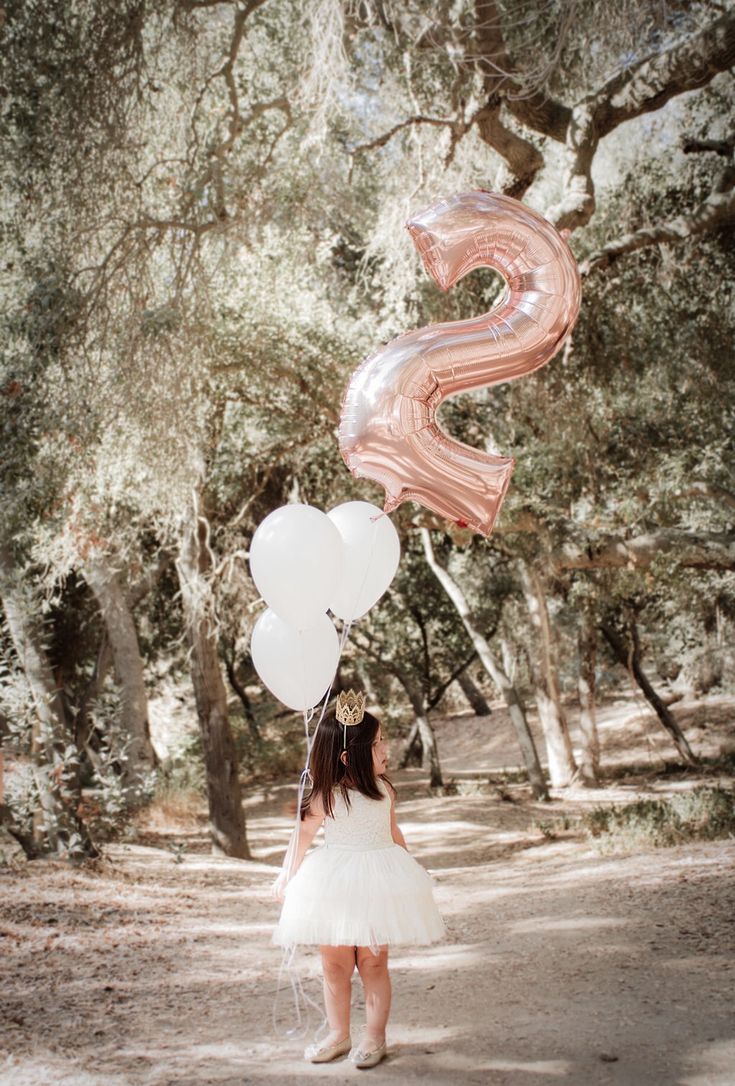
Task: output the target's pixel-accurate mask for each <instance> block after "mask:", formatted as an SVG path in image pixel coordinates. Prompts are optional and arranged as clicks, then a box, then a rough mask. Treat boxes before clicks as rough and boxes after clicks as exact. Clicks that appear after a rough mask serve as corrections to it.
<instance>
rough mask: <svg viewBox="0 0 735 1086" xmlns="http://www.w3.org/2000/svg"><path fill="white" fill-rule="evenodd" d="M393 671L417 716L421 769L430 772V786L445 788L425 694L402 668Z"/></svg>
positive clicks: (415, 726)
mask: <svg viewBox="0 0 735 1086" xmlns="http://www.w3.org/2000/svg"><path fill="white" fill-rule="evenodd" d="M391 670H392V671H393V674H394V675H395V677H396V678H397V679H398V681H399V683H400V684H401V686H402V687H403V689H404V690H405V691H406V694H407V695H408V699H409V701H410V702H411V707H412V709H413V711H414V713H415V715H416V722H415V724H414V728H415V729H416V731H415V733H414V737H415V735H418V738H419V740H420V741H421V768H422V769H424V770H428V771H429V786H430V787H431V788H443V787H444V777H443V776H442V770H441V764H440V762H439V748H438V747H437V745H436V736H435V735H434V729H433V728H432V726H431V723H430V721H429V717H428V715H427V710H426V703H425V700H424V697H423V694H422V693H421V691H420V690H419V689H418V688H417V687H415V686H414V685H413V684H412V683H411V682H410V680H409V678H408V676H407V675H406V674H405V673H404V672H403V671H402V670H401V669H400V668H395V667H393V668H391ZM413 742H414V739H411V745H412V744H413ZM406 749H407V751H408V750H410V746H407V748H406Z"/></svg>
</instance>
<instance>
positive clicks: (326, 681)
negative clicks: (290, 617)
mask: <svg viewBox="0 0 735 1086" xmlns="http://www.w3.org/2000/svg"><path fill="white" fill-rule="evenodd" d="M250 653H251V655H252V658H253V665H254V667H255V670H256V671H257V672H258V675H259V676H260V678H261V679H262V680H263V682H264V683H265V685H266V686H267V687H268V689H269V690H270V692H271V694H273V695H274V696H275V697H277V698H278V700H279V701H282V702H283V704H284V705H287V706H288V707H289V709H297V710H299V711H303V710H306V709H311V708H312V706H314V705H317V704H318V703H319V702H320V701H321V700H322V698H323V697H324V695H325V694H326V692H327V690H328V688H329V685H330V683H331V682H332V679H333V678H334V674H335V672H336V670H337V664H338V662H339V638H338V636H337V631H336V630H335V628H334V623H333V622H332V620H331V619H330V618H329V616H328V615H326V614H323V615H320V616H319V617H318V618H317V621H316V622H315V623H314V625H313V626H311V627H309V628H308V629H304V630H297V629H294V627H293V626H290V625H289V624H288V623H287V622H284V621H283V619H282V618H279V616H278V615H277V614H276V613H275V611H271V610H270V608H269V609H268V610H267V611H264V612H263V614H262V615H261V616H260V618H259V619H258V621H257V622H256V623H255V627H254V629H253V634H252V637H251V639H250Z"/></svg>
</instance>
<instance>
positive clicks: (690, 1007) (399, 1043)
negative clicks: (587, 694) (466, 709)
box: [0, 699, 735, 1086]
mask: <svg viewBox="0 0 735 1086" xmlns="http://www.w3.org/2000/svg"><path fill="white" fill-rule="evenodd" d="M732 709H733V706H732V701H731V699H724V700H723V699H719V700H718V699H710V701H709V702H708V703H707V704H704V703H698V704H695V705H691V706H687V705H682V706H679V707H677V713H680V714H681V721H682V723H683V724H686V726H687V735H688V738H689V739H690V741H691V742H693V743H695V744H697V745H698V746H699V750H700V753H705V750H704V749H703V746H702V743H703V742H704V740H705V739H706V741H707V743H708V744H709V746H710V748H711V750H712V751H716V750H717V749H720V748H719V746H718V745H719V744H723V743H726V744H731V743H732V737H733V711H732ZM601 718H602V719H601V733H602V738H603V755H604V759H605V763H606V764H608V765H614V764H615V760H616V758H618V759H622V758H623V757H624V756H627V759H628V760H634V761H638V762H639V763H640V765H641V768H640V770H639V772H638V774H637V776H635V777H630V776H627V777H625V778H622V779H620V780H619V781H611V782H609V783H608V784H606V785H605V787H604V788H601V789H599V790H594V791H590V790H576V791H575V790H571V791H568V792H566V793H564V795H563V797H562V795H560V794H558V795H557V796H556V797H555V799H554V802H552V803H551V804H548V805H543V804H536V803H533V802H532V801H530V799H529V798H528V796H529V793H527V791H526V789H525V788H524V787H523V786H518V785H508V786H502V787H499V788H498V787H494V786H491V785H489V784H487V783H486V784H485V785H484V786H481V787H478V786H476V785H473V784H472V782H469V781H466V780H464V779H463V778H464V777H466V776H467V775H468V773H469V772H470V771H473V770H474V772H475V773H477V771H478V769H481V770H484V771H486V772H487V771H488V770H489V769H497V767H498V766H506V767H508V768H511V769H512V768H513V757H515V753H514V751H513V750H512V743H511V733H510V726H509V723H508V722H507V721H505V720H504V719H503V717H502V714H500V713H493V716H492V717H491V718H489V721H488V720H487V719H486V720H485V721H484V722H477V721H474V720H473V719H471V718H468V719H462V720H457V719H449V720H446V721H443V722H441V721H440V722H438V725H437V727H438V733H439V735H440V743H441V749H442V751H443V754H444V757H445V767H446V768H447V776H450V775H454V776H455V778H456V782H457V788H458V790H459V794H450V795H446V796H443V797H438V796H436V795H432V794H430V793H429V791H428V788H427V787H426V782H425V780H424V779H423V778H422V775H421V773H420V771H418V770H409V771H405V772H403V773H396V774H393V779H394V780H395V782H396V783H397V784H398V787H399V820H400V822H401V825H402V827H403V829H404V832H405V834H406V837H407V839H408V842H409V845H410V847H411V849H412V851H413V852H414V853H415V855H416V856H417V857H418V859H419V860H420V861H421V862H422V863H424V864H425V866H427V867H428V868H429V869H430V870H431V871H432V872H433V874H434V876H435V879H436V884H437V900H438V902H439V905H440V907H441V909H442V912H443V914H444V916H445V918H446V921H447V925H448V929H449V936H448V939H447V941H446V942H445V943H443V944H441V945H437V946H434V947H427V948H419V949H416V950H412V951H410V952H406V953H400V952H395V953H394V954H393V957H392V973H393V980H394V1004H393V1013H392V1016H391V1026H390V1034H389V1041H390V1058H389V1059H388V1060H387V1061H386V1062H385V1063H384V1064H381V1065H380V1066H379V1067H377V1068H375V1069H373V1070H371V1071H370V1072H364V1073H363V1072H360V1071H357V1070H356V1069H355V1068H353V1067H352V1066H351V1065H349V1064H347V1063H345V1062H344V1061H339V1062H337V1063H335V1064H331V1065H327V1066H322V1067H313V1066H311V1065H309V1064H306V1063H304V1061H303V1059H302V1057H301V1053H302V1050H303V1047H304V1039H301V1038H298V1037H290V1036H288V1035H287V1033H286V1027H287V1025H289V1024H290V1025H293V1024H294V1022H293V1002H292V997H291V992H290V988H289V985H288V980H287V978H285V979H284V980H283V981H282V985H281V990H280V995H279V998H278V1005H277V1007H276V1008H275V1010H276V1028H275V1029H274V1004H275V1002H276V993H277V991H278V974H279V967H280V964H281V953H280V951H279V950H278V949H277V948H275V947H272V946H270V942H269V939H270V932H271V930H272V926H273V924H274V922H275V920H276V916H277V905H276V904H275V903H274V902H273V901H272V900H271V898H270V893H269V888H270V884H271V882H272V880H273V877H274V874H275V872H276V870H277V865H280V861H281V857H282V855H283V851H284V848H285V844H286V841H287V838H288V835H289V832H290V828H291V822H290V819H289V818H288V817H287V816H286V815H285V814H284V809H285V807H286V804H287V802H288V800H289V799H290V798H293V795H294V786H293V784H292V783H290V784H284V785H282V786H272V787H270V788H268V789H265V790H261V791H259V792H255V793H253V794H252V795H251V796H250V797H249V799H248V800H247V804H246V805H247V817H248V830H249V837H250V840H251V843H252V845H253V847H254V849H255V852H256V855H257V860H256V861H255V862H252V863H243V862H238V861H232V860H225V859H217V858H213V857H211V856H210V855H209V854H208V844H207V840H206V836H205V834H204V832H203V828H202V826H201V825H197V824H196V823H194V824H193V825H192V826H191V827H190V828H189V829H188V830H183V829H180V830H179V831H178V833H177V834H176V835H175V836H173V837H172V836H171V835H170V834H169V833H167V834H166V835H165V836H163V835H161V836H158V837H157V836H156V835H155V834H153V833H149V834H148V836H147V837H143V838H141V840H140V841H139V842H138V843H135V844H118V845H114V846H109V847H108V849H107V859H106V860H105V861H103V862H102V863H100V864H99V865H98V866H97V868H96V869H92V870H89V869H85V870H80V871H74V870H72V869H70V868H69V867H68V866H67V865H66V864H64V863H57V862H54V863H40V862H36V863H33V864H25V863H20V862H19V863H17V864H11V866H9V867H8V866H4V867H3V866H0V977H1V979H2V986H1V988H0V1084H2V1086H6V1084H7V1086H39V1084H44V1086H46V1084H49V1086H50V1084H53V1086H56V1084H58V1086H206V1084H218V1086H225V1084H226V1086H248V1084H250V1086H254V1084H263V1086H265V1084H274V1086H275V1084H280V1083H301V1082H306V1081H310V1080H312V1079H314V1080H316V1079H319V1080H321V1081H324V1082H328V1081H332V1082H334V1083H346V1082H355V1081H356V1079H359V1078H361V1076H362V1075H363V1074H368V1075H369V1081H371V1082H373V1083H375V1084H376V1086H379V1084H380V1083H389V1082H395V1083H403V1082H419V1081H421V1082H422V1083H426V1084H436V1086H449V1084H451V1083H455V1082H461V1083H487V1084H491V1086H546V1084H548V1086H551V1084H552V1083H554V1082H559V1081H561V1082H564V1083H565V1086H603V1084H604V1086H606V1084H617V1086H735V1015H734V1013H733V1006H735V842H733V841H721V842H713V843H708V844H691V845H686V846H680V847H678V848H674V849H662V850H656V851H650V852H647V853H637V854H635V855H627V856H626V855H615V856H604V855H601V854H600V853H599V852H598V851H597V850H596V849H595V848H594V847H592V846H591V844H590V842H589V841H587V840H586V839H585V838H584V837H583V836H582V834H581V833H580V831H579V830H578V829H577V830H575V829H574V828H571V829H564V828H563V826H564V820H565V818H566V819H567V820H568V823H571V824H573V822H574V816H575V815H576V814H578V813H579V811H580V809H581V808H584V807H589V806H590V805H593V804H596V803H600V802H605V803H609V802H614V801H624V800H629V799H631V798H633V797H634V796H636V795H639V794H641V793H643V794H650V795H661V794H666V793H671V792H673V791H675V790H678V789H681V788H684V787H691V786H692V784H693V783H695V782H693V781H691V780H688V779H687V778H686V776H685V777H681V776H680V777H677V776H676V775H675V774H674V775H672V774H667V773H662V769H663V765H664V758H665V756H666V753H667V752H666V749H665V747H663V746H662V745H661V744H662V740H661V737H660V736H658V735H657V734H656V733H655V731H653V730H652V727H653V726H652V725H651V722H650V720H648V721H647V720H646V719H645V718H641V719H640V720H638V722H637V723H636V720H635V719H634V718H631V715H630V706H627V707H626V705H625V704H621V705H620V706H618V707H617V708H615V707H612V708H609V709H608V710H606V711H605V712H604V713H602V714H601ZM636 736H637V737H638V738H637V739H636ZM636 743H637V746H636ZM716 779H717V778H713V780H712V781H711V782H710V783H715V782H716ZM723 783H725V782H724V781H723ZM730 783H731V782H730ZM542 830H543V831H544V832H542ZM549 833H552V834H556V835H557V836H556V838H555V839H551V840H549V839H548V837H547V836H545V834H546V835H548V834H549ZM155 845H163V846H168V850H167V848H166V847H153V846H155ZM0 847H2V848H4V847H5V845H4V843H3V842H2V841H0ZM182 849H183V850H184V851H183V852H182ZM177 854H178V857H179V858H180V860H181V862H176V859H177ZM298 975H299V976H301V977H302V978H303V979H304V987H305V991H306V993H307V995H309V996H310V997H311V998H312V999H314V1000H315V1001H316V1002H317V1003H320V982H319V970H318V958H317V955H316V954H315V953H313V952H302V953H301V955H300V957H299V961H298ZM353 993H354V999H353V1006H354V1021H355V1027H356V1028H355V1031H354V1035H355V1039H357V1037H359V1026H360V1024H361V1023H362V1022H363V1020H364V1008H363V1006H362V1003H361V999H360V989H359V986H358V984H357V981H355V985H354V989H353ZM319 1021H320V1013H319V1014H317V1013H313V1012H312V1016H311V1022H310V1024H309V1032H308V1033H307V1036H306V1039H307V1040H308V1039H310V1038H311V1031H312V1030H313V1029H314V1028H315V1027H316V1026H317V1025H318V1024H319Z"/></svg>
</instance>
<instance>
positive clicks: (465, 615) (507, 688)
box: [419, 528, 548, 799]
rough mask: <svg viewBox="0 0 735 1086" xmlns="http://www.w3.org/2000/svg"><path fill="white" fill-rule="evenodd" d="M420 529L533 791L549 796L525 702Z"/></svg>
mask: <svg viewBox="0 0 735 1086" xmlns="http://www.w3.org/2000/svg"><path fill="white" fill-rule="evenodd" d="M419 531H420V533H421V540H422V543H423V547H424V554H425V556H426V561H427V563H428V565H429V568H430V569H431V571H432V573H433V574H434V576H435V577H436V578H437V580H438V581H439V584H440V585H441V586H442V588H443V589H444V591H445V592H446V594H447V596H448V597H449V599H450V600H451V601H452V603H453V604H454V606H455V608H456V609H457V613H458V614H459V617H460V618H461V619H462V623H463V625H464V628H465V629H466V631H467V633H468V635H469V637H470V640H471V641H472V644H473V646H474V648H475V650H476V652H477V655H478V656H479V658H480V662H481V663H482V666H483V667H484V668H485V670H486V672H487V673H488V675H489V676H490V678H491V679H492V681H493V683H494V684H495V686H496V688H497V690H498V691H499V693H500V696H501V697H502V698H503V700H504V701H505V704H506V705H507V706H508V712H509V714H510V718H511V721H512V723H513V727H514V728H515V732H516V737H517V739H518V745H519V747H520V749H521V755H522V757H523V761H524V764H525V766H526V770H527V771H528V779H529V782H530V784H531V788H532V790H533V794H534V795H535V796H536V797H537V798H539V799H547V798H548V790H547V787H546V781H545V780H544V774H543V770H542V769H541V763H540V762H539V758H538V753H537V751H536V745H535V743H534V741H533V736H532V735H531V731H530V729H529V727H528V721H527V720H526V714H525V712H524V710H523V704H522V702H521V699H520V697H519V695H518V692H517V690H516V689H515V687H514V686H513V683H512V682H511V681H510V679H509V678H508V676H507V674H506V672H505V671H504V669H503V667H502V665H501V664H500V662H499V661H498V660H497V659H496V658H495V656H494V654H493V652H492V650H491V649H490V645H489V644H488V642H487V640H486V638H485V637H484V636H483V635H482V633H481V632H480V630H479V628H478V625H477V623H476V622H475V620H474V618H473V615H472V612H471V610H470V607H469V604H468V603H467V600H466V598H465V595H464V593H463V592H462V589H461V588H460V586H459V585H458V584H457V582H456V581H455V580H454V579H453V578H452V577H451V576H450V574H449V572H448V571H447V570H446V569H444V567H443V566H441V565H440V564H439V562H438V561H437V559H436V556H435V554H434V548H433V546H432V543H431V536H430V534H429V531H428V529H426V528H420V529H419Z"/></svg>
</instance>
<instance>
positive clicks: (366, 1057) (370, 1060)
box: [350, 1041, 388, 1068]
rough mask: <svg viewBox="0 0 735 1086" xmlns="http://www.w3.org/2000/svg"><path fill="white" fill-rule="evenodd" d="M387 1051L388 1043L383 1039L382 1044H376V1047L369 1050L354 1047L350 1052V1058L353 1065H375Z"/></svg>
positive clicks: (363, 1066)
mask: <svg viewBox="0 0 735 1086" xmlns="http://www.w3.org/2000/svg"><path fill="white" fill-rule="evenodd" d="M387 1053H388V1045H387V1044H386V1043H385V1041H383V1043H382V1045H378V1047H377V1048H371V1049H370V1051H369V1052H366V1051H365V1049H364V1048H356V1049H355V1050H354V1051H353V1052H351V1053H350V1059H351V1060H352V1062H353V1063H354V1065H355V1067H362V1068H366V1067H375V1065H376V1063H380V1061H381V1060H382V1059H384V1058H385V1056H386V1055H387Z"/></svg>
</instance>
